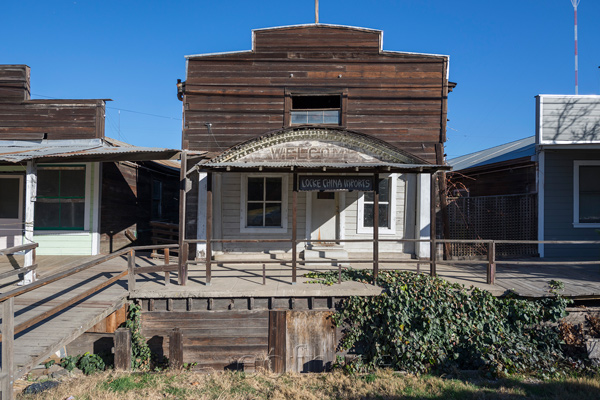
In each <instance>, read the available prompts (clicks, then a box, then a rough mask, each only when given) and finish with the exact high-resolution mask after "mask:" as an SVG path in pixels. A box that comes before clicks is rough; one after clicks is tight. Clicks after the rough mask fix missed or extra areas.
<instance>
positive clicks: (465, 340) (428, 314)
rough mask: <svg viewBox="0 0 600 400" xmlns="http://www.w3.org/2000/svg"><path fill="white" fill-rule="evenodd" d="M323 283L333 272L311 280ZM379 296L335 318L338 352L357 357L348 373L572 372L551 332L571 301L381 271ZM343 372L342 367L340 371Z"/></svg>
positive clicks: (364, 276) (345, 307)
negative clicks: (501, 293)
mask: <svg viewBox="0 0 600 400" xmlns="http://www.w3.org/2000/svg"><path fill="white" fill-rule="evenodd" d="M311 278H313V279H315V281H320V282H321V283H326V284H327V283H329V282H332V281H334V280H335V281H337V271H336V273H335V274H333V273H323V274H318V273H317V274H314V273H313V274H312V275H311ZM342 278H343V279H344V280H348V279H351V280H357V281H363V282H373V280H372V279H373V277H372V274H371V273H370V272H368V271H358V270H352V269H347V270H345V271H344V273H343V276H342ZM377 284H378V285H379V286H381V287H383V288H384V291H383V293H382V294H381V295H378V296H371V297H350V298H348V299H345V300H343V301H342V302H341V308H340V309H339V311H338V312H337V313H336V314H335V315H334V316H333V320H334V322H335V324H336V325H338V326H343V327H344V332H345V336H344V337H343V339H342V341H341V343H340V350H350V352H355V353H357V354H359V357H357V358H355V359H354V361H352V362H350V364H351V365H348V364H346V365H342V366H343V367H344V368H346V369H347V370H349V371H355V370H361V371H368V370H370V369H372V368H375V367H381V366H387V367H392V368H394V369H398V370H405V371H410V372H415V373H424V372H445V371H450V370H452V369H455V368H458V369H481V370H486V371H489V372H490V373H492V374H496V375H497V374H506V373H534V372H535V373H541V374H554V373H557V372H558V371H561V370H562V369H564V368H566V367H570V368H572V367H573V365H575V364H577V363H575V364H574V362H573V360H571V359H569V358H568V357H567V356H566V355H565V354H564V353H563V351H562V348H561V338H560V335H559V332H558V328H557V327H556V324H552V323H554V322H557V321H558V319H560V318H561V317H563V316H565V315H566V306H567V304H568V301H567V300H566V299H564V298H563V297H561V296H559V295H557V290H558V285H557V284H555V287H554V288H553V289H552V290H553V296H551V297H548V298H544V299H541V300H537V301H531V300H524V299H519V298H516V297H515V296H506V297H502V298H496V297H494V296H492V295H491V293H489V292H487V291H485V290H480V289H477V288H473V287H471V288H469V289H466V288H465V287H464V286H462V285H458V284H452V283H449V282H447V281H445V280H443V279H440V278H436V277H431V276H429V275H423V274H421V275H419V274H415V273H412V272H402V271H383V272H381V273H380V274H379V277H378V279H377ZM342 364H343V363H342Z"/></svg>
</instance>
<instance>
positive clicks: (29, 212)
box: [23, 161, 37, 285]
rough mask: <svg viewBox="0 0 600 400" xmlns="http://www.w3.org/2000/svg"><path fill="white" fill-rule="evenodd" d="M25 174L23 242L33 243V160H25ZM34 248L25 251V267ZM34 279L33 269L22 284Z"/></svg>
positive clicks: (34, 182)
mask: <svg viewBox="0 0 600 400" xmlns="http://www.w3.org/2000/svg"><path fill="white" fill-rule="evenodd" d="M26 173H27V176H26V179H25V185H26V186H25V232H24V237H25V240H24V243H23V244H28V243H33V225H34V210H35V197H36V195H37V164H36V163H35V162H34V161H27V170H26ZM34 251H35V250H27V252H26V253H25V267H30V266H32V265H33V263H34V260H33V258H34V255H33V253H34ZM34 280H35V271H29V272H27V273H26V274H25V276H24V277H23V284H24V285H27V284H30V283H31V282H33V281H34Z"/></svg>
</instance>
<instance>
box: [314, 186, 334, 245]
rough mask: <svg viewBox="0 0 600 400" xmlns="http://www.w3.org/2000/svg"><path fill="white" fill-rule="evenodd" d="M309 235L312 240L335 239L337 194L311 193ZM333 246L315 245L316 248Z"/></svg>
mask: <svg viewBox="0 0 600 400" xmlns="http://www.w3.org/2000/svg"><path fill="white" fill-rule="evenodd" d="M311 195H312V199H311V200H312V210H311V224H310V226H311V234H310V238H311V239H313V240H319V239H320V240H335V239H337V230H338V229H337V226H338V208H339V206H338V204H339V203H338V201H339V200H338V193H337V192H312V193H311ZM328 244H329V245H333V244H334V243H333V242H331V243H320V244H319V243H315V245H316V246H319V245H321V246H323V245H328Z"/></svg>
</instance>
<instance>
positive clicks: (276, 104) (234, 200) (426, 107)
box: [178, 24, 453, 260]
mask: <svg viewBox="0 0 600 400" xmlns="http://www.w3.org/2000/svg"><path fill="white" fill-rule="evenodd" d="M382 39H383V33H382V32H381V31H378V30H372V29H363V28H354V27H347V26H335V25H324V24H311V25H299V26H286V27H277V28H269V29H259V30H255V31H253V33H252V50H249V51H240V52H231V53H218V54H199V55H191V56H187V57H186V59H187V68H186V70H187V76H186V79H185V81H184V82H180V83H179V85H178V88H179V98H180V100H182V102H183V109H184V111H183V116H184V126H183V137H182V148H183V150H184V151H198V150H201V151H207V152H208V156H209V157H208V158H209V160H208V161H206V162H203V163H200V164H198V165H197V171H198V172H199V175H196V176H195V177H194V178H192V180H193V183H194V184H195V185H194V187H193V188H192V189H191V190H190V191H189V192H188V202H187V211H186V231H187V232H186V237H187V238H192V239H194V238H198V239H204V238H206V235H207V228H206V225H207V222H208V223H209V224H210V225H212V229H209V230H208V235H209V236H212V238H213V239H219V240H221V242H219V243H215V244H214V246H213V247H212V249H211V250H214V251H215V252H216V253H215V254H219V253H220V252H223V253H244V252H273V251H284V252H293V253H295V252H296V251H298V252H300V253H299V255H300V256H302V257H304V258H305V259H308V258H315V257H316V258H319V257H322V258H332V259H338V260H339V259H344V258H347V257H348V256H350V257H351V256H352V254H348V253H353V252H368V253H370V252H371V250H372V248H373V245H372V243H369V242H368V240H370V239H372V238H373V235H374V226H375V227H376V226H379V228H378V232H377V233H378V234H379V237H381V238H387V239H395V238H397V239H403V238H417V239H419V238H428V237H429V219H430V212H429V210H430V206H429V205H430V175H429V174H430V173H432V172H434V171H436V170H438V169H439V168H440V167H439V166H440V165H442V164H444V142H445V140H446V117H447V95H448V91H449V90H450V89H451V88H452V87H453V84H452V83H449V82H448V57H447V56H443V55H432V54H421V53H408V52H397V51H387V50H383V46H382ZM191 162H192V163H193V159H192V161H191ZM375 174H376V176H377V177H375ZM374 179H375V180H376V182H377V183H376V184H373V180H374ZM207 186H208V191H207ZM209 192H210V196H211V197H212V198H213V200H212V202H211V204H210V205H209V208H210V210H208V211H207V208H206V206H205V203H206V199H207V193H209ZM375 202H377V203H378V207H375V206H374V204H375ZM207 212H208V214H207ZM209 214H210V215H209ZM377 215H378V218H377V217H376V216H377ZM209 220H210V221H209ZM244 238H253V239H256V238H259V239H263V242H262V243H261V244H257V243H241V242H229V243H228V242H227V240H230V239H231V240H234V239H244ZM282 238H286V239H289V240H290V243H285V244H284V243H267V242H266V241H267V240H269V239H282ZM350 239H366V241H365V242H364V243H356V242H355V243H345V242H343V240H350ZM317 240H329V241H331V243H327V246H323V243H322V242H315V241H317ZM336 240H337V241H338V242H337V243H334V242H335V241H336ZM307 241H308V242H307ZM311 241H313V242H311ZM291 243H295V244H291ZM381 251H383V252H386V251H388V252H394V253H396V254H398V253H405V254H406V256H417V257H428V254H429V245H428V244H423V245H415V243H414V242H413V243H391V242H386V243H381ZM204 252H205V248H204V246H202V245H200V246H199V247H198V253H197V254H198V255H203V254H204Z"/></svg>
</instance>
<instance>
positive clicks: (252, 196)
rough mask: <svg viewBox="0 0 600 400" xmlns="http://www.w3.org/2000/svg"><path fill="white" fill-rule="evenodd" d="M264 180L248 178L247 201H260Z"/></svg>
mask: <svg viewBox="0 0 600 400" xmlns="http://www.w3.org/2000/svg"><path fill="white" fill-rule="evenodd" d="M264 181H265V180H264V178H248V200H249V201H262V200H264V199H263V195H264Z"/></svg>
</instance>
